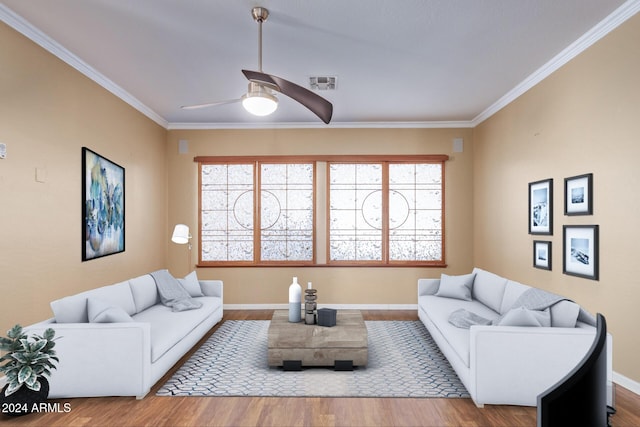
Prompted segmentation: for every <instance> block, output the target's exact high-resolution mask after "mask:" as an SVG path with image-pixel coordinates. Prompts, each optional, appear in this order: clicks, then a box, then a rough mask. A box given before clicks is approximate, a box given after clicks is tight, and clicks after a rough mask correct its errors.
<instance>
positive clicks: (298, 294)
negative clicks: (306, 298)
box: [289, 277, 302, 323]
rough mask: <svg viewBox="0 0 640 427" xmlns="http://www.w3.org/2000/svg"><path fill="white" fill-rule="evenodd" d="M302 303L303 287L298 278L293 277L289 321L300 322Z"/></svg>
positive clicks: (290, 287) (290, 289)
mask: <svg viewBox="0 0 640 427" xmlns="http://www.w3.org/2000/svg"><path fill="white" fill-rule="evenodd" d="M301 304H302V288H300V285H299V284H298V278H297V277H294V278H293V283H292V284H291V286H289V322H292V323H298V322H299V321H300V320H301V316H300V311H301Z"/></svg>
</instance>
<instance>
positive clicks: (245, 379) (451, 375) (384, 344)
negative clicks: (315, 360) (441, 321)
mask: <svg viewBox="0 0 640 427" xmlns="http://www.w3.org/2000/svg"><path fill="white" fill-rule="evenodd" d="M365 323H366V325H367V330H368V336H369V363H368V365H367V366H366V367H357V368H356V369H354V370H353V371H346V372H344V371H334V370H333V368H303V370H302V371H289V372H287V371H283V370H282V369H281V368H275V367H271V368H270V367H269V366H268V365H267V330H268V328H269V321H268V320H227V321H225V322H224V323H223V324H222V325H221V326H220V327H219V328H218V330H217V331H216V332H215V333H214V334H213V335H212V336H211V337H210V338H209V339H208V340H207V341H206V342H205V343H204V344H203V345H202V346H201V347H200V348H199V349H198V350H197V351H196V352H195V353H194V354H193V356H191V358H190V359H189V360H188V361H187V362H185V364H184V365H183V366H181V367H180V368H179V369H178V371H176V373H175V374H174V375H173V377H172V378H171V379H170V380H169V381H167V383H166V384H164V385H163V386H162V387H161V388H160V389H159V390H158V392H157V395H159V396H280V397H291V396H300V397H302V396H306V397H311V396H318V397H323V396H324V397H329V396H341V397H458V398H459V397H469V394H468V392H467V390H466V389H465V387H464V386H463V385H462V383H461V382H460V380H459V379H458V377H457V375H456V373H455V372H454V370H453V369H452V368H451V365H449V362H448V361H447V359H446V358H445V357H444V356H443V355H442V353H441V352H440V350H439V349H438V346H437V345H436V343H435V342H434V341H433V339H432V338H431V335H429V332H428V331H427V330H426V328H425V327H424V325H423V324H422V323H421V322H419V321H409V322H407V321H366V322H365Z"/></svg>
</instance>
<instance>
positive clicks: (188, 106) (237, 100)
mask: <svg viewBox="0 0 640 427" xmlns="http://www.w3.org/2000/svg"><path fill="white" fill-rule="evenodd" d="M240 101H242V99H241V98H238V99H227V100H225V101H217V102H208V103H206V104H195V105H181V106H180V108H182V109H183V110H197V109H198V108H207V107H215V106H216V105H224V104H233V103H235V102H240Z"/></svg>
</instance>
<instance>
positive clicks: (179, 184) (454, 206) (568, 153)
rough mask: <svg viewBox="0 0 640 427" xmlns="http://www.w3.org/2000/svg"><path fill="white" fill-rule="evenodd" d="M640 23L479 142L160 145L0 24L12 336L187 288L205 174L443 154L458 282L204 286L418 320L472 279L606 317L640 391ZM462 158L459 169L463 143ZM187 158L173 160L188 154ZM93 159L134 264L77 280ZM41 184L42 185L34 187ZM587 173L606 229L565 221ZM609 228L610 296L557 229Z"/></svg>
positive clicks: (199, 140)
mask: <svg viewBox="0 0 640 427" xmlns="http://www.w3.org/2000/svg"><path fill="white" fill-rule="evenodd" d="M637 40H640V16H636V17H634V18H632V19H631V20H630V21H629V22H627V23H625V24H624V25H622V26H621V27H620V28H619V29H617V30H615V31H614V32H613V33H612V34H610V35H609V36H608V37H606V38H605V39H603V40H602V41H600V42H599V43H597V44H596V45H595V46H593V47H592V48H590V49H588V50H587V51H586V52H585V53H583V54H581V55H580V56H578V57H577V58H575V59H574V60H573V61H571V62H570V63H569V64H568V65H566V66H565V67H563V68H562V69H561V70H559V71H558V72H556V73H554V74H553V75H552V76H550V77H549V78H547V79H546V80H545V81H543V82H542V83H541V84H539V85H538V86H536V87H535V88H533V89H532V90H530V91H529V92H528V93H526V94H525V95H523V96H522V97H520V98H519V99H518V100H516V101H515V102H513V103H512V104H511V105H509V106H508V107H506V108H505V109H503V110H502V111H500V112H499V113H497V114H495V115H494V116H493V117H491V118H490V119H488V120H487V121H485V122H484V123H482V124H481V125H479V126H478V127H477V128H476V129H474V130H470V129H287V130H192V131H185V130H172V131H166V130H164V129H162V128H161V127H160V126H158V125H157V124H155V123H154V122H152V121H151V120H149V119H147V118H146V117H144V116H143V115H141V114H140V113H138V112H136V111H135V110H133V109H132V108H131V107H129V106H128V105H126V104H125V103H123V102H122V101H120V100H118V99H117V98H116V97H114V96H113V95H111V94H110V93H108V92H107V91H105V90H104V89H102V88H100V87H99V86H97V85H96V84H95V83H93V82H92V81H90V80H88V79H87V78H85V77H83V76H82V75H80V73H78V72H77V71H75V70H73V69H72V68H70V67H69V66H67V65H65V64H63V63H62V62H60V61H59V60H58V59H56V58H54V57H53V56H52V55H50V54H48V53H46V52H45V51H43V50H42V49H41V48H39V47H37V46H35V45H34V44H33V43H31V42H30V41H28V40H26V39H24V38H23V37H22V36H20V35H19V34H17V33H16V32H14V31H13V30H11V29H9V28H8V27H6V26H5V25H4V24H1V23H0V64H2V73H0V142H3V143H6V144H7V149H8V157H7V159H4V160H0V271H1V272H2V274H1V279H0V298H1V299H0V331H5V330H6V329H8V328H9V327H10V326H12V325H13V324H14V323H16V322H20V323H22V324H29V323H31V322H35V321H38V320H42V319H45V318H46V317H49V316H50V310H49V307H48V304H49V302H50V301H51V300H53V299H55V298H58V297H61V296H64V295H68V294H72V293H75V292H78V291H81V290H84V289H91V288H94V287H97V286H100V285H104V284H109V283H114V282H117V281H120V280H123V279H126V278H129V277H132V276H135V275H138V274H143V273H145V272H148V271H151V270H153V269H156V268H162V267H168V268H169V269H170V270H171V271H172V272H173V273H174V274H176V275H182V274H184V273H186V272H187V271H188V269H190V268H191V267H190V266H193V265H194V264H195V261H196V259H197V252H196V251H197V246H194V253H193V257H192V260H191V262H190V263H188V259H187V251H186V248H185V247H184V246H180V245H175V244H172V243H170V242H169V237H170V233H171V228H172V227H173V225H174V224H176V223H178V222H185V223H187V224H189V225H190V227H191V228H192V230H193V232H194V235H195V237H196V241H197V234H196V233H195V232H196V231H197V230H196V228H197V224H198V213H197V166H196V164H195V163H194V162H193V157H194V156H204V155H260V154H264V155H291V154H408V153H411V154H413V153H416V154H420V153H423V154H449V155H450V156H451V160H450V161H448V162H447V164H446V191H447V193H446V221H447V223H446V224H447V237H446V256H447V263H448V265H449V267H448V268H447V269H427V268H331V267H306V268H244V269H236V268H207V269H199V270H198V274H199V275H200V277H202V278H221V279H223V280H224V281H225V302H226V303H230V304H274V303H285V302H286V299H287V294H286V289H287V286H288V284H289V283H290V281H291V277H292V276H293V275H297V276H298V277H299V278H300V280H301V282H303V283H304V282H306V281H313V282H314V284H315V285H316V287H317V288H318V289H319V292H320V294H319V295H320V302H325V303H341V304H355V303H359V304H413V303H415V302H416V279H417V278H419V277H437V276H438V275H439V274H440V273H441V272H444V271H446V272H447V273H449V274H461V273H465V272H468V271H469V270H470V269H471V268H472V267H473V266H474V265H478V266H480V267H484V268H486V269H489V270H492V271H495V272H497V273H499V274H503V275H505V276H507V277H510V278H513V279H515V280H519V281H521V282H523V283H528V284H532V285H535V286H539V287H541V288H545V289H549V290H551V291H554V292H557V293H561V294H563V295H566V296H568V297H571V298H573V299H575V300H576V301H577V302H579V303H580V304H583V305H584V306H585V307H586V308H588V309H589V310H590V311H592V312H602V313H604V314H605V315H606V316H607V320H608V323H609V329H610V331H611V332H612V333H613V335H614V343H615V344H614V345H615V348H614V370H616V371H617V372H619V373H621V374H623V375H625V376H627V377H629V378H631V379H633V380H635V381H640V366H639V365H638V364H637V362H636V361H635V355H636V354H638V353H639V352H640V341H639V340H638V339H637V332H636V331H635V328H636V327H637V325H638V324H639V323H640V314H639V313H640V310H638V309H637V305H638V301H640V283H639V281H640V280H639V279H638V277H640V276H638V274H637V271H636V269H635V268H634V267H635V265H634V264H635V259H634V254H635V252H636V251H635V249H636V248H635V246H636V242H637V241H639V240H640V232H639V227H640V226H639V225H638V221H637V220H636V219H635V213H636V212H638V211H639V210H640V192H639V191H637V189H636V187H637V186H638V184H640V182H639V181H640V179H639V178H640V173H639V172H638V165H637V163H638V161H637V159H639V158H640V144H638V135H637V133H638V132H637V124H636V122H637V119H638V117H640V85H639V84H638V80H637V75H639V74H640V51H639V50H638V48H637V43H636V41H637ZM457 137H462V138H464V141H465V150H464V152H463V153H452V150H451V148H452V140H453V138H457ZM180 139H185V140H187V141H188V143H189V152H188V153H187V154H178V148H177V145H178V140H180ZM82 146H87V147H89V148H91V149H93V150H95V151H96V152H98V153H100V154H102V155H104V156H106V157H108V158H110V159H111V160H113V161H115V162H117V163H119V164H121V165H122V166H124V167H125V168H126V221H127V222H126V227H127V228H126V237H127V239H126V251H125V252H124V253H122V254H117V255H112V256H108V257H105V258H101V259H97V260H93V261H88V262H84V263H83V262H81V261H80V258H81V247H80V212H81V209H80V188H81V181H80V153H81V147H82ZM36 168H38V169H40V170H41V171H42V172H43V174H44V176H45V182H43V183H39V182H36V180H35V172H36ZM587 172H592V173H593V174H594V180H595V182H594V183H595V185H594V187H595V199H594V200H595V203H594V204H595V212H594V215H593V216H588V217H565V216H564V215H563V204H562V202H563V179H564V178H565V177H568V176H573V175H577V174H582V173H587ZM545 178H554V180H555V187H554V189H555V198H554V204H555V209H554V214H555V215H554V216H555V228H554V235H553V236H550V237H549V240H551V241H552V242H553V253H554V256H553V265H554V267H553V271H551V272H547V271H543V270H538V269H534V268H533V267H532V266H531V264H532V242H533V240H534V239H535V237H533V236H530V235H529V234H527V184H528V183H529V182H531V181H535V180H539V179H545ZM563 224H599V225H600V258H601V259H600V271H601V273H600V280H599V281H597V282H596V281H590V280H586V279H579V278H575V277H570V276H566V275H563V274H562V258H561V252H562V237H561V236H562V225H563Z"/></svg>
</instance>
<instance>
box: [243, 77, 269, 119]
mask: <svg viewBox="0 0 640 427" xmlns="http://www.w3.org/2000/svg"><path fill="white" fill-rule="evenodd" d="M242 106H243V107H244V109H245V110H247V111H248V112H249V113H251V114H253V115H254V116H268V115H269V114H271V113H273V112H274V111H276V109H277V108H278V98H276V97H275V96H273V95H272V94H271V93H270V92H269V89H267V88H264V87H262V86H260V85H258V84H256V83H254V82H249V91H248V92H247V93H246V94H245V95H243V96H242Z"/></svg>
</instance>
